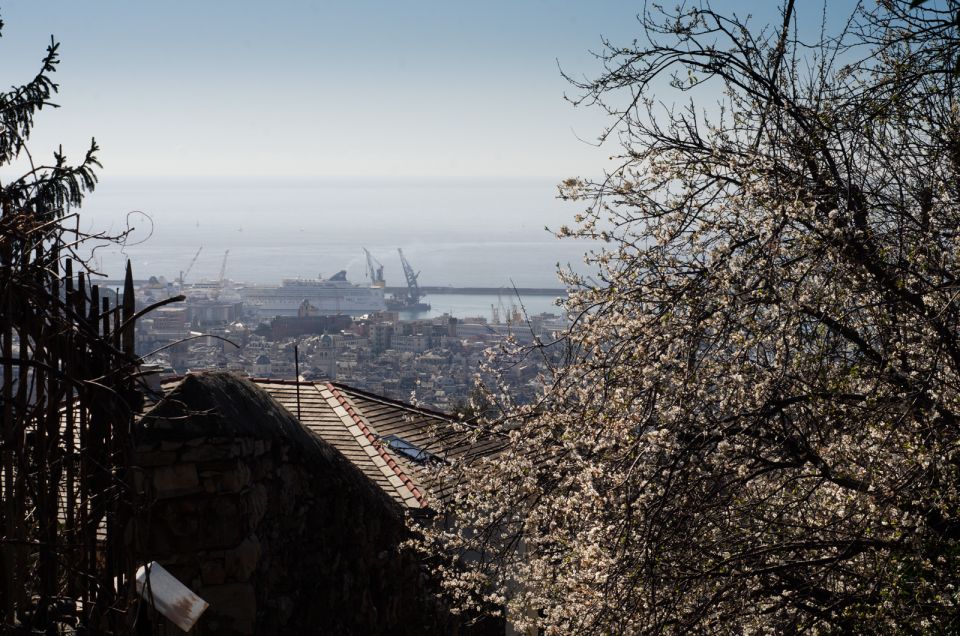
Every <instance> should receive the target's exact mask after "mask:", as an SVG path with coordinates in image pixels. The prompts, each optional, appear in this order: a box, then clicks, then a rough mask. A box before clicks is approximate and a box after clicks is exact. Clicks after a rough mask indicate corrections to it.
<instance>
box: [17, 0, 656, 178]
mask: <svg viewBox="0 0 960 636" xmlns="http://www.w3.org/2000/svg"><path fill="white" fill-rule="evenodd" d="M638 6H639V5H638V3H636V2H624V1H619V0H618V1H614V0H594V1H592V2H582V1H562V2H553V1H549V2H548V1H546V0H524V1H522V2H518V1H516V0H513V1H501V0H495V1H486V2H461V1H456V0H445V1H437V0H415V1H409V2H396V1H392V2H385V1H383V2H381V1H374V0H351V1H312V2H311V1H307V0H275V1H273V2H264V1H262V0H233V1H231V2H226V1H216V2H215V1H212V0H206V1H198V0H191V1H189V2H188V1H185V0H164V1H163V2H161V1H157V0H155V1H138V2H130V1H129V0H89V1H84V2H77V1H76V0H60V1H54V0H13V1H8V2H2V3H0V16H2V19H3V21H4V23H5V27H4V30H3V34H2V38H0V77H2V79H0V82H3V83H5V84H6V85H8V86H9V85H12V84H14V83H20V82H22V81H25V80H26V79H27V78H28V77H30V76H31V75H32V74H33V73H34V72H35V71H36V69H37V68H38V62H39V60H40V59H41V57H42V55H43V52H44V49H45V47H46V45H47V44H48V43H49V40H50V36H51V34H52V35H54V36H55V37H56V39H57V40H58V41H59V42H60V53H61V64H60V67H59V71H58V72H57V74H56V79H57V81H58V82H59V83H60V86H61V90H60V94H59V96H58V97H57V98H56V101H57V103H58V104H60V105H61V108H60V109H59V110H56V111H52V112H44V113H42V114H41V116H40V118H38V122H37V127H36V129H35V130H36V131H35V135H34V139H33V143H32V144H31V145H32V147H34V148H39V149H47V148H55V147H56V146H57V145H58V144H61V143H62V144H63V146H64V149H65V150H66V151H67V152H68V156H71V155H72V156H79V155H80V153H82V152H83V150H85V148H86V145H87V143H88V141H89V138H90V137H91V136H94V137H96V139H97V142H98V143H99V144H100V146H101V148H102V152H101V158H102V161H103V163H104V169H105V170H106V171H108V172H109V173H110V174H112V175H137V176H144V175H153V176H165V175H170V176H174V175H220V176H227V175H260V176H280V175H283V176H358V175H359V176H399V177H405V176H431V177H436V176H439V177H443V176H456V177H472V176H479V177H544V176H548V177H551V178H563V177H566V176H571V175H574V174H582V173H586V172H592V173H597V172H599V171H600V170H601V169H602V166H603V165H604V163H605V161H606V160H607V157H609V156H610V155H611V154H613V153H615V151H616V148H597V147H595V146H593V145H591V144H590V143H586V142H585V141H583V140H590V141H595V139H596V137H597V135H598V134H599V132H600V131H601V129H602V126H603V123H604V119H603V117H602V115H601V114H600V113H598V112H596V111H588V110H585V109H575V108H573V107H572V106H571V105H570V104H569V103H568V102H566V101H565V100H564V92H565V91H570V90H571V87H570V86H569V85H568V84H567V82H566V81H565V80H564V79H563V78H562V77H561V74H560V71H559V67H558V64H559V65H562V66H563V68H565V69H567V70H569V71H570V72H571V73H579V74H584V73H586V74H595V73H596V72H597V71H598V70H599V66H598V64H597V62H596V60H594V59H593V58H592V57H591V56H590V53H589V51H590V50H591V49H594V50H596V49H598V48H599V47H600V41H601V36H607V37H611V38H614V39H621V40H624V41H629V39H630V38H632V37H633V36H634V35H635V30H636V29H635V25H636V23H635V21H634V14H635V11H636V10H637V7H638Z"/></svg>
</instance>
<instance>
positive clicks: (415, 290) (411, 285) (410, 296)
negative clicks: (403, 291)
mask: <svg viewBox="0 0 960 636" xmlns="http://www.w3.org/2000/svg"><path fill="white" fill-rule="evenodd" d="M397 252H399V253H400V264H401V265H403V274H404V275H405V276H406V277H407V302H408V303H409V304H410V305H416V304H418V303H419V302H420V298H422V297H423V294H421V293H420V285H419V284H417V278H418V277H419V276H420V272H416V273H414V271H413V267H411V266H410V263H409V262H408V261H407V258H406V257H405V256H404V255H403V250H402V249H401V248H399V247H398V248H397Z"/></svg>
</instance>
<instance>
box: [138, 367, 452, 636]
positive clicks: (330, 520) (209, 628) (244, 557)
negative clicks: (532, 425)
mask: <svg viewBox="0 0 960 636" xmlns="http://www.w3.org/2000/svg"><path fill="white" fill-rule="evenodd" d="M138 437H139V442H138V447H137V451H136V457H137V463H138V465H139V467H140V468H139V470H138V471H136V473H135V481H136V483H137V485H138V487H139V488H140V490H141V491H142V492H143V493H144V494H145V495H146V496H147V498H148V500H150V501H151V502H152V505H151V506H150V507H149V513H148V518H147V519H146V520H141V523H139V524H138V526H139V527H140V528H141V532H140V534H139V536H137V537H136V538H135V539H134V541H135V543H136V546H137V548H136V549H137V550H138V551H139V553H140V555H141V558H142V559H143V560H144V561H149V560H156V561H158V562H159V563H160V564H162V565H163V566H164V567H166V568H167V569H168V570H170V572H171V573H173V574H174V576H176V577H177V578H178V579H180V580H181V581H182V582H183V583H184V584H186V585H187V586H189V587H190V588H191V589H193V590H194V591H195V592H196V593H197V594H199V596H200V597H201V598H203V599H204V600H206V601H207V602H209V603H210V608H209V609H208V610H207V612H206V613H205V614H204V616H203V617H202V618H201V620H200V623H199V624H198V627H197V628H196V629H195V633H197V634H203V635H213V634H217V635H233V634H310V633H324V634H385V633H388V632H389V633H394V634H396V633H401V634H402V633H411V634H429V633H453V632H456V631H457V630H456V629H455V628H454V626H453V624H452V623H451V622H450V621H449V617H448V616H447V614H446V613H445V612H444V611H443V609H442V608H441V607H439V606H438V605H437V604H436V603H435V602H433V601H432V595H431V594H430V592H429V590H428V589H427V588H428V585H429V583H428V578H427V577H426V576H425V575H424V571H423V568H422V566H421V565H420V564H419V563H418V562H417V561H416V560H415V559H414V558H413V557H412V555H410V554H407V553H405V552H403V551H401V550H400V548H399V547H398V546H399V544H400V543H401V542H402V540H403V538H404V536H405V532H406V530H405V527H404V524H403V520H402V517H401V514H400V511H399V508H398V507H396V506H395V504H394V503H393V502H392V501H391V500H390V499H388V498H387V496H386V495H385V494H384V493H382V492H381V491H380V490H378V489H377V488H376V487H375V486H373V485H372V484H371V483H370V482H369V481H367V480H366V478H365V477H363V475H362V474H361V473H360V472H359V471H358V470H357V469H356V468H355V467H354V466H353V465H352V464H350V463H349V462H348V461H347V460H346V459H344V458H343V457H342V456H341V455H340V454H339V453H337V451H336V450H334V449H333V448H332V447H330V446H329V445H327V444H326V443H324V442H323V441H322V440H319V439H317V438H316V437H315V436H313V435H312V434H310V433H309V432H308V431H306V430H305V429H303V428H302V427H301V426H300V424H299V422H297V421H296V419H295V418H293V417H292V416H290V415H289V414H288V413H287V412H286V411H285V410H283V409H282V407H280V406H279V405H277V404H276V403H275V402H274V401H273V400H272V399H271V398H270V397H269V396H268V395H267V394H266V393H265V392H263V391H262V390H260V389H259V388H258V387H256V386H255V385H253V384H252V383H250V382H249V381H246V380H242V379H239V378H236V377H234V376H230V375H227V374H220V373H212V374H202V375H196V376H188V377H187V378H186V379H184V380H183V382H182V383H181V384H180V386H179V387H178V388H177V389H176V390H175V391H173V392H172V393H171V394H169V395H168V396H167V398H165V399H164V400H163V401H162V402H161V403H160V404H158V405H157V406H156V407H155V408H154V409H153V410H152V411H151V412H150V413H148V415H147V416H146V417H145V418H144V420H143V422H142V425H141V429H140V431H139V436H138ZM146 614H149V613H145V615H146ZM158 622H159V623H163V621H162V620H159V621H158ZM169 633H180V632H178V631H177V630H176V628H173V627H170V628H169Z"/></svg>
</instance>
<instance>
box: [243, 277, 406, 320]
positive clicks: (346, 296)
mask: <svg viewBox="0 0 960 636" xmlns="http://www.w3.org/2000/svg"><path fill="white" fill-rule="evenodd" d="M237 292H238V293H239V294H240V297H241V298H243V304H244V306H245V308H246V309H248V310H252V311H255V312H257V313H258V314H260V315H261V316H295V315H297V310H298V309H299V308H300V305H302V304H303V301H305V300H306V301H308V302H309V303H310V304H311V305H313V306H314V307H316V308H317V309H318V310H319V313H320V314H321V315H333V314H347V315H351V316H359V315H362V314H369V313H372V312H376V311H385V310H386V308H387V305H386V303H385V302H384V299H383V288H382V287H363V286H361V285H354V284H353V283H351V282H349V281H348V280H347V272H346V270H343V271H340V272H337V273H336V274H335V275H334V276H331V277H330V278H328V279H324V278H285V279H283V282H282V284H281V285H280V286H279V287H278V286H276V285H246V286H244V287H240V288H238V289H237Z"/></svg>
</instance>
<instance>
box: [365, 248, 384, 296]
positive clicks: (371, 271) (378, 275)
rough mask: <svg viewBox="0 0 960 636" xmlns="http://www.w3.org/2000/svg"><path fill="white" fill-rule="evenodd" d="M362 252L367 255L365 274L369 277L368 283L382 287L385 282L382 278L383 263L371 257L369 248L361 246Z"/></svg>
mask: <svg viewBox="0 0 960 636" xmlns="http://www.w3.org/2000/svg"><path fill="white" fill-rule="evenodd" d="M362 249H363V253H364V254H366V255H367V276H369V277H370V284H371V285H372V286H373V287H384V286H386V282H384V280H383V265H382V264H381V263H380V261H378V260H377V259H375V258H374V257H373V254H371V253H370V250H368V249H367V248H365V247H364V248H362Z"/></svg>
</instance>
